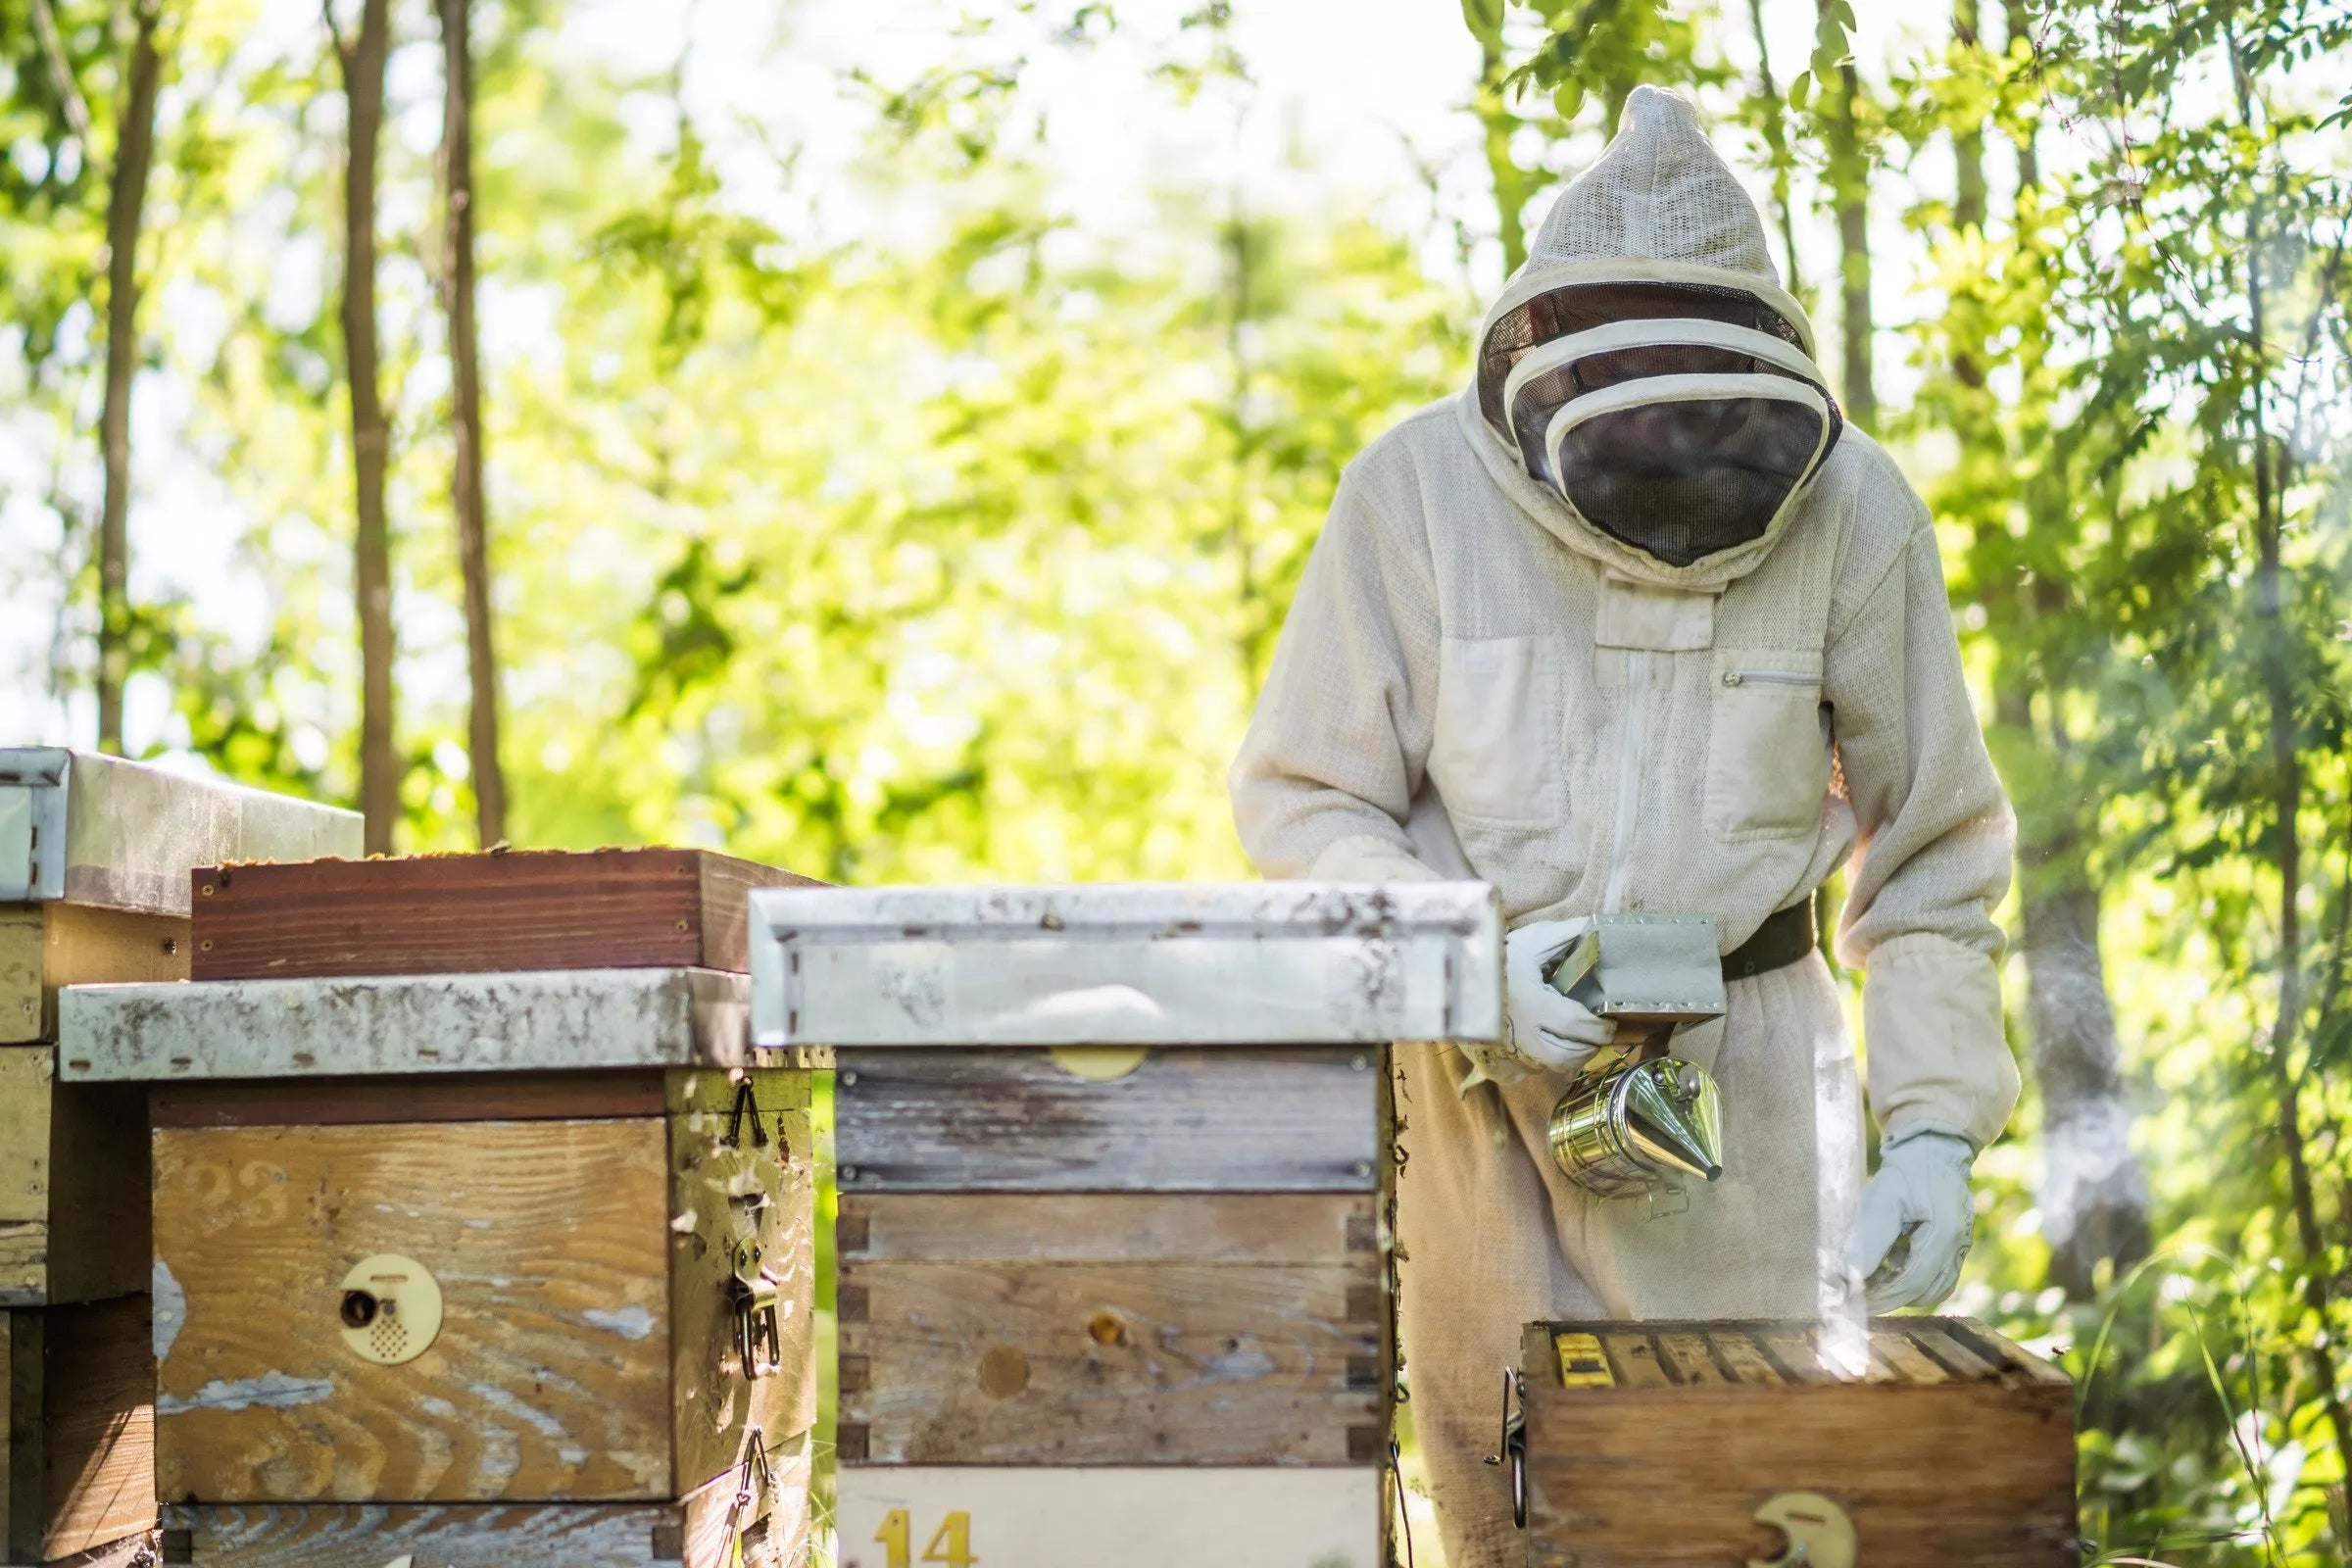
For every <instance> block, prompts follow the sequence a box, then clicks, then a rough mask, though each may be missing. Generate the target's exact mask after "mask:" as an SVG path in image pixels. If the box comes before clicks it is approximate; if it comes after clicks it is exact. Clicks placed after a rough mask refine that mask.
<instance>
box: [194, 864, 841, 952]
mask: <svg viewBox="0 0 2352 1568" xmlns="http://www.w3.org/2000/svg"><path fill="white" fill-rule="evenodd" d="M194 881H195V898H194V905H195V911H196V930H195V936H196V952H195V956H194V965H193V969H194V975H195V978H197V979H199V980H291V979H301V978H305V977H308V976H314V975H368V974H459V973H483V972H490V971H497V970H508V969H519V970H529V969H626V968H702V969H719V970H728V971H732V972H735V973H741V972H742V971H743V969H744V959H745V955H744V895H745V894H746V893H748V892H749V891H750V890H751V889H753V888H757V887H777V886H799V887H814V886H816V885H817V884H815V883H813V882H811V881H809V878H807V877H804V876H796V875H794V874H793V873H792V872H790V871H780V870H777V869H775V868H774V867H772V866H765V865H756V864H754V863H753V862H751V861H749V860H738V859H733V858H729V857H727V856H724V855H713V854H711V852H710V851H708V850H671V849H650V850H600V851H597V852H596V853H594V854H589V855H574V854H566V853H564V852H563V851H558V850H523V851H497V852H493V853H491V854H488V855H433V856H417V857H413V858H407V859H399V860H318V861H314V862H312V863H310V864H307V865H241V866H231V865H221V866H207V867H206V868H205V869H203V870H202V871H199V872H198V873H197V874H196V876H195V879H194Z"/></svg>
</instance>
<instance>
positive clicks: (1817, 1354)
mask: <svg viewBox="0 0 2352 1568" xmlns="http://www.w3.org/2000/svg"><path fill="white" fill-rule="evenodd" d="M1756 1343H1757V1344H1758V1345H1761V1346H1762V1347H1764V1351H1765V1353H1766V1354H1767V1355H1769V1356H1771V1357H1772V1358H1773V1361H1774V1362H1775V1363H1776V1364H1777V1365H1778V1366H1779V1367H1780V1368H1781V1370H1782V1371H1784V1372H1786V1373H1788V1374H1789V1382H1791V1383H1804V1384H1821V1383H1836V1382H1838V1381H1839V1380H1838V1375H1837V1374H1836V1373H1834V1372H1832V1371H1831V1370H1830V1369H1829V1368H1828V1367H1826V1366H1824V1365H1822V1361H1821V1351H1820V1349H1819V1348H1818V1347H1816V1346H1815V1344H1814V1342H1813V1335H1812V1333H1811V1332H1810V1331H1809V1330H1803V1329H1775V1330H1766V1331H1761V1332H1759V1333H1758V1334H1757V1335H1756Z"/></svg>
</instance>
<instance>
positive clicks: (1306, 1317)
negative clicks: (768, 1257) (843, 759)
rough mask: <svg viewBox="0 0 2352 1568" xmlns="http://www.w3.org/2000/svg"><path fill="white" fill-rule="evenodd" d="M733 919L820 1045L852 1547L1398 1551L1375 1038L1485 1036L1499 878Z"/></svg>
mask: <svg viewBox="0 0 2352 1568" xmlns="http://www.w3.org/2000/svg"><path fill="white" fill-rule="evenodd" d="M754 910H755V913H754V922H755V928H756V929H755V933H754V943H753V949H752V959H753V965H754V975H755V980H754V1011H755V1016H756V1019H757V1020H758V1021H757V1023H756V1028H757V1029H758V1030H759V1031H760V1038H761V1039H762V1040H763V1041H765V1042H767V1043H770V1044H774V1045H778V1046H785V1045H801V1046H815V1045H824V1046H830V1047H832V1048H834V1051H835V1054H836V1057H837V1060H838V1063H839V1073H838V1076H837V1078H836V1081H835V1082H836V1090H835V1097H836V1098H835V1114H836V1134H835V1151H836V1158H837V1159H838V1161H839V1175H840V1184H841V1206H840V1214H839V1219H838V1222H837V1227H836V1233H835V1235H836V1241H837V1245H838V1249H839V1256H840V1260H841V1270H840V1294H839V1299H838V1306H839V1318H840V1364H839V1376H840V1423H841V1424H840V1432H839V1442H840V1457H841V1461H842V1465H843V1468H842V1471H841V1477H840V1494H839V1495H840V1501H839V1510H838V1524H839V1530H840V1541H841V1561H842V1563H843V1564H844V1568H909V1565H911V1564H913V1563H917V1562H924V1561H930V1562H951V1563H954V1562H972V1561H987V1560H995V1561H999V1562H1008V1561H1017V1562H1020V1563H1023V1564H1028V1565H1033V1568H1081V1565H1091V1564H1096V1563H1101V1562H1105V1561H1118V1562H1122V1563H1133V1564H1144V1565H1162V1564H1164V1565H1167V1568H1176V1565H1179V1564H1194V1563H1201V1562H1218V1563H1266V1564H1281V1565H1285V1568H1309V1565H1310V1564H1314V1565H1350V1568H1375V1565H1378V1564H1385V1562H1386V1561H1387V1557H1386V1542H1387V1516H1388V1510H1387V1506H1386V1498H1387V1492H1386V1489H1385V1486H1384V1469H1385V1467H1386V1465H1387V1464H1388V1460H1389V1437H1390V1420H1389V1416H1390V1407H1391V1399H1392V1393H1393V1387H1394V1383H1395V1377H1396V1365H1395V1359H1394V1351H1393V1329H1392V1313H1393V1297H1392V1290H1391V1285H1392V1268H1391V1255H1390V1247H1389V1237H1390V1235H1391V1225H1390V1222H1391V1219H1392V1217H1393V1216H1392V1214H1391V1212H1390V1201H1391V1193H1392V1178H1393V1175H1394V1170H1395V1166H1394V1162H1393V1155H1392V1153H1391V1138H1390V1121H1391V1118H1390V1103H1389V1077H1388V1072H1387V1066H1386V1064H1387V1046H1386V1043H1387V1042H1388V1041H1390V1040H1391V1039H1395V1038H1399V1037H1402V1038H1431V1037H1442V1036H1448V1035H1461V1034H1476V1033H1478V1032H1481V1031H1488V1032H1491V1031H1492V1029H1493V1027H1494V1026H1495V1016H1496V1013H1497V1009H1498V992H1497V988H1496V981H1495V970H1496V959H1497V958H1498V956H1499V945H1500V936H1499V928H1498V926H1497V924H1496V920H1495V910H1494V907H1493V903H1492V899H1491V896H1490V895H1489V894H1488V892H1487V890H1486V889H1485V888H1484V887H1480V886H1447V887H1431V888H1427V889H1413V890H1403V889H1400V890H1395V891H1394V892H1393V893H1389V892H1382V891H1379V890H1374V889H1369V888H1352V889H1341V888H1330V887H1310V886H1300V885H1288V886H1281V887H1264V886H1255V885H1252V886H1249V887H1234V888H1215V887H1196V888H1184V889H1174V888H1139V887H1093V888H1083V889H1080V888H1064V889H1034V888H1031V889H1020V888H1004V889H978V890H959V891H953V892H951V891H934V890H921V889H882V890H870V891H857V892H850V891H844V892H841V893H838V894H834V895H830V896H828V897H827V899H825V900H824V901H821V902H820V901H818V900H816V899H812V898H810V897H809V896H807V895H804V894H799V893H793V892H779V893H761V894H758V895H755V896H754Z"/></svg>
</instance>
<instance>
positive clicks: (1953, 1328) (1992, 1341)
mask: <svg viewBox="0 0 2352 1568" xmlns="http://www.w3.org/2000/svg"><path fill="white" fill-rule="evenodd" d="M1936 1322H1937V1323H1939V1324H1940V1325H1941V1326H1942V1327H1943V1329H1944V1330H1945V1332H1947V1333H1949V1334H1950V1335H1951V1336H1952V1337H1953V1338H1954V1339H1956V1340H1958V1341H1959V1342H1960V1343H1961V1344H1963V1345H1967V1346H1971V1347H1974V1348H1976V1349H1978V1350H1979V1351H1980V1352H1981V1353H1983V1354H1984V1355H1985V1357H1986V1358H1987V1359H1993V1358H1997V1359H1998V1360H2000V1361H2001V1362H2002V1363H2003V1364H2004V1365H2005V1366H2007V1368H2008V1369H2009V1370H2010V1371H2012V1372H2015V1373H2018V1374H2020V1375H2021V1376H2023V1377H2024V1378H2026V1379H2027V1380H2028V1381H2030V1382H2034V1383H2039V1384H2042V1385H2045V1386H2047V1387H2050V1388H2064V1389H2071V1388H2073V1387H2074V1386H2075V1380H2074V1379H2073V1378H2070V1377H2068V1376H2067V1375H2066V1372H2065V1371H2064V1369H2062V1368H2061V1367H2059V1366H2058V1365H2056V1364H2055V1363H2054V1362H2051V1361H2048V1360H2046V1359H2044V1358H2043V1357H2041V1356H2038V1355H2035V1354H2034V1352H2033V1351H2032V1350H2029V1349H2027V1348H2025V1347H2024V1346H2022V1345H2020V1344H2018V1343H2017V1342H2016V1341H2015V1340H2012V1339H2010V1338H2009V1337H2008V1336H2006V1335H2004V1334H2002V1333H2000V1332H1999V1331H1998V1330H1996V1329H1993V1328H1990V1327H1987V1326H1986V1325H1985V1324H1983V1323H1980V1322H1978V1321H1977V1320H1976V1319H1975V1318H1973V1317H1951V1318H1937V1319H1936Z"/></svg>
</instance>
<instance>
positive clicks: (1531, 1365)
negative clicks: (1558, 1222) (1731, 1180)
mask: <svg viewBox="0 0 2352 1568" xmlns="http://www.w3.org/2000/svg"><path fill="white" fill-rule="evenodd" d="M1520 1355H1521V1360H1520V1371H1521V1375H1522V1378H1523V1381H1524V1390H1523V1394H1522V1397H1523V1399H1524V1401H1525V1404H1526V1411H1527V1481H1528V1547H1529V1552H1528V1560H1529V1563H1530V1564H1531V1568H1571V1565H1573V1568H1725V1565H1727V1564H1735V1563H1742V1562H1748V1561H1751V1560H1753V1561H1759V1562H1761V1561H1776V1560H1780V1559H1781V1558H1782V1557H1783V1555H1784V1554H1785V1553H1787V1552H1788V1551H1789V1550H1790V1549H1791V1540H1790V1538H1789V1536H1788V1535H1787V1534H1786V1533H1785V1532H1784V1531H1783V1530H1781V1529H1780V1528H1778V1527H1776V1526H1775V1525H1774V1524H1772V1523H1769V1522H1767V1521H1765V1520H1762V1519H1759V1517H1758V1513H1759V1510H1764V1509H1766V1508H1767V1506H1768V1505H1769V1504H1771V1503H1772V1502H1773V1499H1775V1498H1776V1497H1786V1496H1788V1495H1791V1494H1812V1495H1816V1496H1817V1497H1820V1498H1826V1499H1827V1500H1828V1504H1829V1506H1830V1507H1832V1508H1834V1509H1835V1510H1836V1511H1837V1512H1838V1513H1840V1514H1842V1516H1843V1518H1844V1519H1845V1521H1846V1522H1847V1523H1848V1524H1850V1526H1851V1528H1852V1530H1853V1532H1854V1537H1855V1540H1856V1542H1857V1544H1858V1548H1859V1550H1858V1555H1857V1556H1856V1557H1855V1559H1854V1560H1855V1561H1857V1562H1859V1563H1863V1564H1876V1563H1922V1564H1925V1563H1935V1564H1937V1565H1939V1568H2060V1565H2061V1564H2064V1565H2067V1568H2073V1565H2074V1564H2077V1563H2079V1562H2080V1561H2081V1560H2082V1556H2081V1551H2080V1547H2079V1544H2078V1542H2077V1539H2076V1521H2075V1396H2074V1387H2073V1385H2072V1384H2071V1383H2070V1382H2069V1380H2068V1379H2067V1377H2066V1374H2065V1373H2063V1372H2061V1371H2060V1370H2059V1369H2058V1368H2056V1367H2055V1366H2052V1365H2051V1364H2050V1363H2049V1362H2047V1361H2045V1360H2043V1359H2042V1358H2041V1357H2039V1356H2036V1355H2034V1354H2032V1353H2030V1352H2029V1351H2027V1350H2025V1349H2023V1348H2019V1347H2018V1346H2016V1345H2014V1344H2012V1343H2010V1342H2009V1341H2008V1340H2006V1339H2003V1338H2002V1337H2001V1336H2000V1335H1998V1334H1996V1333H1994V1332H1993V1331H1992V1330H1990V1329H1988V1328H1986V1327H1985V1325H1983V1324H1981V1323H1977V1322H1974V1321H1971V1320H1967V1319H1960V1318H1933V1317H1895V1318H1881V1319H1878V1320H1877V1321H1876V1322H1875V1323H1874V1324H1872V1326H1871V1334H1870V1345H1869V1355H1868V1360H1867V1364H1865V1365H1863V1366H1860V1367H1856V1368H1851V1369H1848V1370H1845V1371H1841V1370H1840V1369H1839V1363H1838V1355H1837V1353H1836V1352H1835V1350H1834V1349H1832V1348H1830V1347H1828V1346H1827V1345H1826V1344H1825V1342H1824V1341H1823V1340H1822V1339H1821V1337H1820V1336H1819V1333H1818V1330H1817V1327H1816V1326H1815V1325H1813V1324H1810V1323H1656V1322H1649V1323H1623V1322H1610V1323H1531V1324H1529V1325H1528V1326H1527V1332H1526V1335H1525V1337H1524V1339H1523V1341H1522V1343H1521V1347H1520ZM1805 1510H1806V1511H1808V1512H1816V1513H1817V1512H1819V1505H1817V1504H1811V1503H1808V1504H1806V1505H1805ZM1811 1560H1816V1561H1818V1560H1819V1559H1818V1558H1814V1559H1811Z"/></svg>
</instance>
